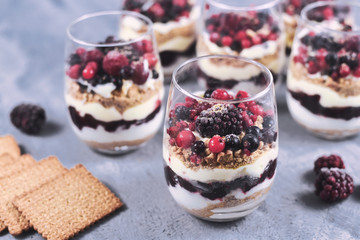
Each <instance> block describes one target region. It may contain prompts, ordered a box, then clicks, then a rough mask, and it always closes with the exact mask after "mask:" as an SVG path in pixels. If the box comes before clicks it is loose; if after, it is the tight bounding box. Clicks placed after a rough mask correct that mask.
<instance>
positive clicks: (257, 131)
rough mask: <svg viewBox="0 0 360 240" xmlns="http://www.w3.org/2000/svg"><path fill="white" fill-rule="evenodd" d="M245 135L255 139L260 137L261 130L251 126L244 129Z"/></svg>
mask: <svg viewBox="0 0 360 240" xmlns="http://www.w3.org/2000/svg"><path fill="white" fill-rule="evenodd" d="M246 134H252V135H254V136H256V137H259V136H260V135H261V130H260V128H258V127H257V126H251V127H249V128H248V129H246Z"/></svg>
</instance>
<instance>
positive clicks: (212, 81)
mask: <svg viewBox="0 0 360 240" xmlns="http://www.w3.org/2000/svg"><path fill="white" fill-rule="evenodd" d="M272 75H273V79H274V84H275V83H276V80H277V78H278V74H274V73H272ZM199 77H200V78H203V79H205V81H206V85H207V87H208V88H226V89H232V88H233V87H234V86H235V85H236V84H238V83H239V82H240V81H238V80H233V79H229V80H219V79H217V78H214V77H211V76H209V75H207V74H206V73H204V72H203V71H202V70H201V69H200V68H199ZM244 82H254V83H255V85H260V86H261V85H266V79H265V78H264V75H263V74H262V73H260V74H259V75H258V76H255V77H252V78H250V79H249V80H245V81H244Z"/></svg>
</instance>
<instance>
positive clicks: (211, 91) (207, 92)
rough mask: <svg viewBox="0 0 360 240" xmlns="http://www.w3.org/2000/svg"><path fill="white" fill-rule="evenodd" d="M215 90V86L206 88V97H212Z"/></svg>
mask: <svg viewBox="0 0 360 240" xmlns="http://www.w3.org/2000/svg"><path fill="white" fill-rule="evenodd" d="M213 91H215V89H214V88H210V89H208V90H206V91H205V93H204V98H211V94H212V93H213Z"/></svg>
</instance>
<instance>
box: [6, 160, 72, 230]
mask: <svg viewBox="0 0 360 240" xmlns="http://www.w3.org/2000/svg"><path fill="white" fill-rule="evenodd" d="M66 171H67V170H66V169H65V168H64V167H63V165H62V164H61V163H60V162H59V160H58V159H57V158H56V157H53V156H51V157H48V158H46V159H43V160H41V161H39V162H37V163H35V164H34V165H33V166H32V167H29V168H25V169H23V170H22V171H19V172H17V173H15V174H11V175H9V176H6V177H3V178H2V179H1V181H0V219H1V220H2V221H3V222H4V224H5V225H6V226H7V227H8V230H9V232H10V233H11V234H12V235H18V234H20V233H21V232H22V231H23V230H26V229H28V228H29V227H30V224H29V222H28V221H27V219H25V218H24V217H23V216H22V215H21V214H20V212H19V211H18V210H17V209H16V208H15V206H14V205H13V204H12V201H13V200H14V198H15V197H16V196H19V195H21V194H24V193H25V192H28V191H31V190H33V189H35V188H38V187H39V186H41V185H43V184H44V183H46V182H47V181H50V180H52V179H54V178H56V177H57V176H58V175H60V174H63V173H65V172H66Z"/></svg>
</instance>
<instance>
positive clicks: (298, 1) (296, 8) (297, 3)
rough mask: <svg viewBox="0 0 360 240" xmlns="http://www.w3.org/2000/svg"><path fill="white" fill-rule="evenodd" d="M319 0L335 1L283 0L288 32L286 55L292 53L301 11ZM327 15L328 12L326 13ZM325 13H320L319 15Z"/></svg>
mask: <svg viewBox="0 0 360 240" xmlns="http://www.w3.org/2000/svg"><path fill="white" fill-rule="evenodd" d="M318 1H333V0H284V1H283V19H284V24H285V32H286V55H287V56H289V55H290V53H291V47H292V44H293V40H294V37H295V32H296V28H297V25H298V21H299V18H300V12H301V10H302V9H304V7H305V6H306V5H308V4H310V3H314V2H318ZM325 15H326V13H325ZM321 16H324V15H319V17H321Z"/></svg>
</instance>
